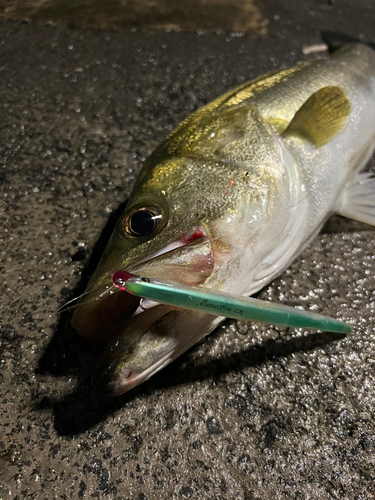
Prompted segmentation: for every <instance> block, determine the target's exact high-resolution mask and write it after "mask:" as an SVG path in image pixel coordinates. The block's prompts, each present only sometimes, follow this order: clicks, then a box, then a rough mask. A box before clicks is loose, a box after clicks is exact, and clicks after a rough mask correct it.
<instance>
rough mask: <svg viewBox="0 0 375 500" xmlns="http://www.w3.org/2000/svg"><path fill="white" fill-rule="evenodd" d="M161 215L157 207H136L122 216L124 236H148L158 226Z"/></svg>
mask: <svg viewBox="0 0 375 500" xmlns="http://www.w3.org/2000/svg"><path fill="white" fill-rule="evenodd" d="M162 217H163V213H162V211H161V210H160V209H159V208H157V207H142V208H137V209H136V210H135V211H133V212H131V213H130V214H129V215H127V216H126V217H125V218H124V220H123V222H122V228H123V231H124V233H125V235H126V236H132V237H140V236H149V235H150V234H152V233H153V232H154V231H155V230H156V229H157V228H158V226H159V225H160V223H161V220H162Z"/></svg>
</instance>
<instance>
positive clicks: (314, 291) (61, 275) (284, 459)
mask: <svg viewBox="0 0 375 500" xmlns="http://www.w3.org/2000/svg"><path fill="white" fill-rule="evenodd" d="M261 11H262V16H263V17H264V19H265V20H266V21H267V32H266V33H264V34H259V33H257V32H249V33H247V34H244V33H235V32H233V33H232V34H230V33H222V32H221V33H214V32H200V33H199V34H198V33H196V32H175V31H169V32H166V31H144V30H141V29H136V30H135V29H133V30H128V31H126V30H124V31H117V32H113V31H99V30H89V29H80V28H77V29H69V28H67V27H63V26H44V25H37V24H22V23H19V22H6V23H5V22H4V23H3V24H0V42H1V45H0V107H1V115H0V161H1V167H2V168H1V170H0V176H1V177H0V187H1V190H2V202H1V203H2V205H1V208H2V211H1V220H2V224H1V226H2V229H3V230H2V233H1V246H0V252H1V254H0V266H1V267H0V272H1V277H2V280H1V286H2V298H1V307H2V309H1V324H0V327H1V344H0V363H1V365H0V366H1V368H0V382H1V393H0V415H1V420H0V498H1V499H8V498H9V499H11V500H21V499H37V500H39V499H51V498H59V499H60V498H62V499H70V498H74V499H77V498H84V499H85V498H108V499H114V500H125V499H131V500H133V499H134V500H135V499H136V500H153V499H159V498H163V499H164V498H173V499H180V498H192V499H199V500H201V499H207V500H213V499H233V500H255V499H257V500H266V499H270V498H275V499H280V500H281V499H285V498H291V499H328V498H332V499H335V498H337V499H339V498H340V499H341V498H344V499H356V500H367V499H371V498H374V497H375V486H374V484H375V483H374V480H375V472H374V470H375V469H374V467H375V432H374V414H375V403H374V401H375V389H374V386H375V384H374V382H375V380H374V379H375V358H374V352H375V350H374V348H375V333H374V328H375V297H374V288H375V279H374V273H375V259H374V255H375V239H374V229H373V228H371V227H369V226H365V225H363V224H360V223H355V222H352V221H347V220H344V219H342V218H339V217H333V218H332V219H331V220H330V221H329V222H328V223H327V225H326V226H325V228H324V230H323V233H322V234H321V235H320V236H318V237H317V238H316V240H315V241H314V242H313V243H312V244H311V246H310V247H309V248H308V249H307V250H306V251H305V252H304V253H303V254H302V255H301V257H300V258H299V259H297V260H296V261H295V263H294V264H293V265H292V266H291V267H290V268H289V269H288V270H287V271H286V272H285V273H284V274H283V275H282V276H281V277H280V278H278V279H277V280H275V281H274V282H273V283H271V284H270V285H269V286H267V287H266V288H265V289H264V290H263V291H262V293H261V295H260V296H261V298H264V299H268V300H273V301H278V302H282V303H285V304H289V305H294V306H303V307H306V308H312V309H313V310H314V311H316V312H321V313H325V314H330V315H334V316H337V317H339V318H341V319H343V320H345V321H347V322H348V323H350V324H351V325H353V329H354V330H353V333H352V334H351V335H348V336H346V337H345V336H337V335H334V334H313V333H311V332H302V331H299V330H293V329H275V328H273V327H270V326H265V325H256V324H249V323H245V322H235V321H229V320H227V321H226V322H225V323H224V324H223V326H221V327H220V328H219V329H218V330H216V332H214V333H213V334H212V335H211V336H209V337H208V338H207V339H206V340H205V341H204V342H203V343H201V344H199V345H198V346H196V347H194V348H193V349H191V350H190V351H189V352H188V353H186V354H184V355H183V356H181V358H179V359H178V360H176V361H175V362H174V363H173V364H171V365H170V366H168V367H167V368H166V369H164V370H163V371H162V372H160V373H159V374H157V375H156V376H154V377H153V378H152V379H151V380H150V381H148V382H146V383H145V384H143V385H142V386H140V387H139V388H137V389H135V390H134V391H132V392H130V393H129V394H126V395H124V396H122V397H119V398H117V399H115V398H114V399H109V398H106V397H104V396H98V395H97V394H96V393H95V391H94V390H93V389H92V385H91V382H90V374H91V372H92V370H93V367H94V366H95V360H96V358H97V356H98V354H99V352H100V350H99V348H97V347H95V346H92V345H90V344H88V343H86V342H85V341H84V340H82V339H80V338H79V337H77V335H76V334H75V332H74V331H73V330H72V329H71V327H70V319H71V312H66V313H64V314H62V315H61V316H59V315H58V314H57V312H56V309H57V308H58V307H59V306H61V305H62V304H63V303H64V302H66V301H67V300H68V299H70V298H71V297H73V296H75V295H77V294H78V293H80V292H81V291H83V289H84V287H85V284H86V283H87V280H88V278H89V276H90V274H91V273H92V271H93V269H94V268H95V265H96V263H97V262H98V259H99V257H100V254H101V252H102V250H103V248H104V246H105V243H106V241H107V239H108V237H109V235H110V233H111V230H112V228H113V226H114V223H115V221H116V218H117V217H118V215H119V214H120V213H121V211H122V210H123V208H124V203H125V202H126V199H127V197H128V196H129V193H130V190H131V188H132V185H133V184H134V181H135V178H136V176H137V174H138V172H139V170H140V168H141V167H142V164H143V162H144V159H145V158H146V157H147V155H149V154H150V153H151V151H152V150H153V149H154V148H155V147H156V146H157V145H158V144H159V143H160V141H161V140H162V139H163V138H164V137H165V135H166V134H167V133H168V132H169V131H170V130H172V129H173V127H174V126H176V125H177V124H178V123H179V122H180V121H181V120H182V119H183V118H185V117H186V116H188V115H189V114H190V113H191V112H192V111H194V110H195V109H197V108H198V107H200V106H202V105H203V104H205V103H206V102H208V101H209V100H211V99H213V98H214V97H216V96H218V95H220V94H221V93H223V92H224V91H226V90H228V89H230V88H231V87H233V86H235V85H238V84H240V83H242V82H244V81H246V80H247V79H251V78H252V77H255V76H257V75H259V74H261V73H265V72H269V71H272V70H275V69H278V68H281V67H285V66H290V65H293V64H295V63H296V62H298V61H302V60H308V59H311V58H315V57H322V56H324V55H322V54H314V55H310V56H304V55H303V53H302V47H304V46H308V45H312V44H316V43H319V42H320V35H319V33H320V30H321V29H334V30H338V31H342V32H346V33H348V34H350V35H352V36H356V37H360V38H363V39H367V40H371V39H372V38H373V37H374V34H373V26H374V22H375V6H374V4H373V3H372V2H354V1H346V2H340V4H339V2H329V3H325V2H317V1H314V2H313V1H311V2H308V3H304V4H303V5H301V3H300V2H290V3H289V2H288V4H286V3H285V2H284V3H281V2H280V3H279V2H273V3H267V4H264V5H263V6H261ZM370 168H371V169H373V170H374V169H375V161H374V158H373V159H372V162H371V163H370Z"/></svg>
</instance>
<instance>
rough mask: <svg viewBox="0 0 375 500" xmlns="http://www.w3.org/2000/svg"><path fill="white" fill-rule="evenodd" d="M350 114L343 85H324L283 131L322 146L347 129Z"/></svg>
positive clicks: (285, 133)
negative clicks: (345, 127) (341, 86)
mask: <svg viewBox="0 0 375 500" xmlns="http://www.w3.org/2000/svg"><path fill="white" fill-rule="evenodd" d="M349 113H350V101H349V99H348V98H347V97H346V95H345V93H344V91H343V90H342V89H341V88H340V87H323V88H322V89H320V90H318V92H315V94H313V95H312V96H311V97H309V98H308V99H307V101H306V102H305V104H303V106H302V107H301V108H300V109H299V110H298V111H297V113H296V114H295V115H294V118H293V120H292V121H291V122H290V124H289V126H288V127H287V129H286V130H285V132H284V135H285V136H297V137H301V138H302V139H306V140H308V141H309V142H311V143H312V144H313V145H314V146H315V147H317V148H320V147H321V146H324V145H325V144H327V143H328V142H330V141H331V140H332V139H333V138H334V137H335V136H336V135H337V134H338V133H339V132H341V130H342V129H343V128H344V126H345V124H346V121H347V119H348V116H349Z"/></svg>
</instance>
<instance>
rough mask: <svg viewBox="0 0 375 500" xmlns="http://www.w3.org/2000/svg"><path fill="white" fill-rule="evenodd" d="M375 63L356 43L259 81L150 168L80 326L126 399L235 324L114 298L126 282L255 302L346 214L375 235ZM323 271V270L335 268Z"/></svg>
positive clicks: (99, 375) (110, 386)
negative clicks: (156, 282)
mask: <svg viewBox="0 0 375 500" xmlns="http://www.w3.org/2000/svg"><path fill="white" fill-rule="evenodd" d="M374 146H375V51H374V50H372V49H371V48H370V47H369V46H367V45H365V44H361V43H346V44H341V46H340V47H339V48H338V49H336V50H335V51H334V52H333V53H331V54H329V55H327V56H326V57H324V58H321V59H318V60H314V61H308V62H306V61H305V62H302V63H300V64H297V65H296V66H294V67H291V68H286V69H281V70H279V71H277V72H274V73H270V74H266V75H262V76H259V77H257V78H255V79H253V80H251V81H249V82H247V83H244V84H241V85H240V86H239V87H237V88H235V89H233V90H230V91H228V92H227V93H225V94H224V95H222V96H220V97H218V98H216V99H215V100H214V101H212V102H210V103H208V104H207V105H205V106H204V107H202V108H201V109H199V110H197V111H196V112H195V113H193V114H192V115H191V116H189V117H188V118H187V119H185V120H184V121H183V122H182V123H181V124H180V125H178V126H177V127H176V129H175V130H173V131H172V132H171V134H170V135H169V136H168V137H167V138H166V139H165V140H164V142H163V143H162V144H161V145H160V146H159V147H157V148H156V150H155V151H154V152H153V153H152V154H151V155H150V157H149V158H148V159H147V160H146V161H145V164H144V167H143V168H142V170H141V172H140V175H139V177H138V179H137V181H136V183H135V186H134V189H133V191H132V193H131V195H130V198H129V201H128V203H127V206H126V209H125V211H124V213H123V214H122V215H121V216H120V218H119V220H118V221H117V223H116V227H115V229H114V232H113V234H112V236H111V237H110V240H109V242H108V245H107V247H106V249H105V251H104V254H103V256H102V258H101V260H100V262H99V264H98V266H97V269H96V271H95V272H94V274H93V276H92V278H91V280H90V282H89V284H88V286H87V289H86V292H85V295H84V296H83V297H82V298H81V299H80V302H79V303H78V307H77V308H76V310H75V313H74V316H73V318H72V326H73V327H74V328H75V329H76V330H77V332H78V333H79V334H80V335H82V336H83V337H85V338H87V339H88V340H91V341H93V342H97V343H100V344H102V345H103V346H105V350H104V353H103V355H102V357H101V358H100V360H99V362H98V366H97V368H96V370H95V374H94V380H95V385H96V386H97V387H98V388H99V389H100V390H104V391H106V392H107V393H108V394H111V395H120V394H122V393H124V392H126V391H128V390H130V389H132V388H134V387H135V386H137V385H138V384H140V383H141V382H144V381H145V380H147V379H148V378H149V377H151V376H152V375H154V374H155V373H156V372H158V371H159V370H161V369H162V368H163V367H165V366H166V365H167V364H168V363H170V362H171V361H173V360H174V359H176V358H177V357H178V356H180V355H181V354H182V353H183V352H185V351H186V350H187V349H189V348H190V347H191V346H193V345H194V344H196V343H197V342H198V341H199V340H201V339H202V338H203V337H204V336H206V335H208V334H209V333H210V332H212V331H213V330H214V329H215V328H216V327H217V326H218V325H219V324H220V322H221V321H222V320H223V319H224V318H223V317H218V316H214V315H211V314H209V313H207V312H204V311H203V312H202V311H191V310H187V309H183V308H178V307H175V306H171V305H163V304H159V303H157V302H152V301H147V300H141V299H140V298H138V297H136V296H133V295H131V294H129V293H127V292H124V291H120V290H117V289H113V285H112V277H113V274H114V273H115V272H116V271H117V270H120V269H122V270H124V271H126V272H128V273H132V274H134V275H137V276H140V277H144V278H155V279H164V280H171V281H174V282H178V283H181V284H183V285H189V286H195V287H202V286H204V287H205V288H209V289H214V290H218V291H223V292H230V293H235V294H239V295H244V296H251V295H253V294H255V293H256V292H258V291H259V290H261V289H262V288H263V287H264V286H265V285H267V284H268V283H270V282H271V281H272V280H273V279H274V278H276V277H277V276H278V275H280V274H281V273H282V272H283V271H284V270H285V269H286V268H287V267H288V266H289V265H290V264H291V263H292V262H293V260H294V259H295V258H296V257H297V256H298V255H299V254H300V253H301V252H302V251H303V250H304V249H305V248H306V247H307V246H308V245H309V243H310V242H311V241H312V240H313V239H314V238H315V236H316V235H317V234H318V233H319V231H320V229H321V228H322V226H323V224H324V223H325V222H326V220H327V218H328V217H330V216H331V215H332V214H333V213H338V214H341V215H343V216H345V217H348V218H352V219H355V220H359V221H361V222H365V223H367V224H371V225H375V181H374V178H373V177H372V176H371V175H370V174H369V173H368V172H364V168H365V166H366V164H367V163H368V161H369V159H370V158H371V156H372V154H373V151H374ZM322 258H323V257H322Z"/></svg>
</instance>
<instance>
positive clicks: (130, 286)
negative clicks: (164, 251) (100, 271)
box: [113, 270, 352, 333]
mask: <svg viewBox="0 0 375 500" xmlns="http://www.w3.org/2000/svg"><path fill="white" fill-rule="evenodd" d="M113 284H114V286H115V287H116V288H118V289H120V290H123V291H126V292H128V293H130V294H132V295H136V296H138V297H141V298H143V299H149V300H153V301H155V302H159V303H162V304H166V305H171V306H176V307H181V308H184V309H190V310H193V311H200V312H207V313H209V314H213V315H215V316H225V317H228V318H232V319H241V320H249V321H259V322H263V323H268V324H274V325H280V326H289V327H294V328H309V329H315V330H322V331H326V332H332V333H350V332H351V331H352V327H351V326H350V325H348V324H346V323H343V322H341V321H339V320H336V319H335V318H332V317H330V316H323V315H321V314H317V313H313V312H310V311H303V310H301V309H296V308H294V307H290V306H286V305H283V304H276V303H273V302H267V301H264V300H259V299H254V298H252V297H245V296H242V295H236V294H232V293H229V292H223V291H217V290H212V289H209V288H203V287H194V286H188V285H184V284H181V283H177V282H172V281H167V280H160V279H152V278H142V277H140V276H136V275H134V274H131V273H128V272H126V271H122V270H119V271H116V272H115V273H114V275H113Z"/></svg>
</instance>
